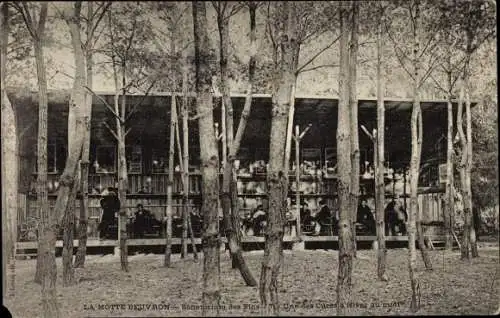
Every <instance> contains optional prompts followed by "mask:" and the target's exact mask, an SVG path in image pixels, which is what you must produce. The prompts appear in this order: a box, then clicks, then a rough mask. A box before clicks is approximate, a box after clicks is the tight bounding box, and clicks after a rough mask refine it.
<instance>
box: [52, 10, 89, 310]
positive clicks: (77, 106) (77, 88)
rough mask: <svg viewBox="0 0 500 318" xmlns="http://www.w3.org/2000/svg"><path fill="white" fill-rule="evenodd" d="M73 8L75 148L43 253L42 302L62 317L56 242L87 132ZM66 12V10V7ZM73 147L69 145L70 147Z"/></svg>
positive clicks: (71, 120) (68, 16)
mask: <svg viewBox="0 0 500 318" xmlns="http://www.w3.org/2000/svg"><path fill="white" fill-rule="evenodd" d="M70 7H71V9H72V10H68V11H69V12H65V13H64V18H65V20H66V22H67V24H68V26H69V30H70V34H71V43H72V47H73V50H74V56H75V78H74V82H73V89H72V93H71V98H70V101H69V114H68V145H71V149H72V151H68V158H67V160H66V166H65V168H64V171H63V174H62V175H61V177H60V182H59V191H58V195H57V200H56V204H55V207H54V213H53V215H52V214H49V225H50V226H49V227H45V228H44V233H42V235H44V236H45V239H44V240H43V242H44V243H45V244H47V248H46V249H45V248H44V252H45V253H46V255H45V256H43V259H44V265H43V269H44V270H43V272H44V273H45V274H44V275H43V278H42V304H43V311H44V317H47V318H48V317H50V318H53V317H60V312H59V309H58V305H57V298H56V295H57V292H56V278H57V268H56V259H55V244H56V234H57V232H58V230H59V224H60V223H61V219H62V216H63V214H64V213H65V211H66V209H67V208H68V203H69V201H70V194H71V192H72V191H73V188H74V187H76V186H77V184H76V183H75V176H76V173H77V170H78V161H79V160H80V158H81V155H82V148H83V142H84V138H83V136H84V134H85V123H84V117H85V104H86V93H85V90H84V85H85V84H86V78H85V77H86V74H85V57H84V54H83V50H82V47H81V38H80V27H79V20H80V11H81V3H80V2H76V3H75V4H71V5H70ZM65 11H66V10H65ZM69 148H70V147H68V150H69Z"/></svg>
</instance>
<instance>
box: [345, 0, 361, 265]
mask: <svg viewBox="0 0 500 318" xmlns="http://www.w3.org/2000/svg"><path fill="white" fill-rule="evenodd" d="M352 12H353V13H352V21H351V23H352V25H351V28H352V29H351V43H350V45H349V84H348V85H349V108H350V111H351V120H350V125H351V126H350V129H351V165H352V172H351V193H350V196H351V201H352V202H351V208H352V211H351V212H352V214H351V230H352V246H353V256H354V257H356V227H355V226H354V223H355V222H356V218H357V212H358V198H359V176H360V172H359V128H358V99H357V91H356V81H357V67H356V65H357V59H358V29H359V26H358V25H359V24H358V17H359V2H358V1H353V2H352Z"/></svg>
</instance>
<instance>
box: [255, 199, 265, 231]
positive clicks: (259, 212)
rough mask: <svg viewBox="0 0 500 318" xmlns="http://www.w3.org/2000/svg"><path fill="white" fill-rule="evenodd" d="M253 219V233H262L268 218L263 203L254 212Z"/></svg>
mask: <svg viewBox="0 0 500 318" xmlns="http://www.w3.org/2000/svg"><path fill="white" fill-rule="evenodd" d="M252 219H253V233H254V235H262V234H263V233H262V232H263V231H264V229H265V226H266V220H267V214H266V212H264V207H263V206H262V205H259V206H258V207H257V208H256V209H255V212H254V213H253V216H252Z"/></svg>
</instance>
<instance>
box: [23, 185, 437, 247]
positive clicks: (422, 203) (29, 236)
mask: <svg viewBox="0 0 500 318" xmlns="http://www.w3.org/2000/svg"><path fill="white" fill-rule="evenodd" d="M442 196H443V194H442V193H426V194H419V196H418V205H419V213H420V214H421V217H422V221H423V222H424V223H436V224H439V223H440V222H442V221H443V210H442V209H443V206H442V200H441V198H442ZM100 199H101V198H100V197H99V196H93V197H92V196H91V197H89V215H88V218H89V225H88V226H89V230H88V234H89V237H91V238H93V237H97V226H98V222H99V216H100V214H101V210H102V209H101V207H100ZM166 201H167V200H166V198H165V197H162V198H127V201H126V204H125V209H126V210H127V213H128V215H129V216H132V215H133V214H134V212H135V211H136V207H137V205H138V204H142V205H143V206H144V208H145V209H147V210H149V211H150V212H151V213H152V214H153V215H154V216H155V218H156V219H158V220H162V219H163V217H164V216H165V215H166V213H167V202H166ZM54 205H55V200H54V199H52V200H49V208H50V209H53V208H54ZM79 206H80V202H79V201H78V200H77V202H76V208H75V216H76V220H77V221H78V217H79V213H80V211H79ZM189 206H191V207H195V205H194V204H193V200H192V199H190V200H189ZM182 209H183V204H182V198H174V199H173V206H172V214H173V216H177V217H181V215H182ZM246 212H248V209H241V210H240V213H241V214H242V215H244V214H245V213H246ZM220 214H221V211H220ZM37 220H38V204H37V202H36V198H33V197H28V196H26V195H23V194H20V195H19V211H18V226H19V228H18V240H20V241H31V240H36V228H37ZM424 230H425V234H427V235H442V234H443V230H444V229H443V228H442V227H440V226H426V227H425V229H424Z"/></svg>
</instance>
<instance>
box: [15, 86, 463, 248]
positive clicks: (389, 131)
mask: <svg viewBox="0 0 500 318" xmlns="http://www.w3.org/2000/svg"><path fill="white" fill-rule="evenodd" d="M98 95H99V96H100V97H99V98H97V97H94V98H93V105H92V121H91V146H90V165H91V166H90V174H89V194H90V195H89V198H90V202H89V204H90V220H91V224H92V223H93V225H90V226H91V229H89V231H90V233H91V236H95V234H96V233H95V228H96V225H97V222H98V221H97V218H98V216H99V213H100V206H99V200H100V198H101V196H100V193H101V192H102V191H103V190H104V189H105V188H107V187H115V186H116V185H117V174H116V171H117V151H116V150H117V148H116V145H117V143H116V140H115V137H114V136H113V134H112V133H111V132H110V131H109V128H111V129H112V128H113V127H114V117H113V116H114V115H113V114H112V113H111V112H110V111H109V109H108V108H107V107H106V106H105V102H106V103H109V104H110V105H113V98H114V94H113V93H106V92H99V93H98ZM176 96H177V104H178V105H180V104H181V103H182V100H183V98H182V96H180V95H176ZM10 98H11V100H12V102H13V104H14V105H15V107H16V110H17V116H18V118H17V119H18V121H17V122H18V129H19V131H20V132H21V135H20V141H19V145H20V167H21V168H20V169H21V175H20V185H21V186H20V202H21V203H22V204H21V205H22V208H20V211H19V224H20V229H19V234H20V235H19V240H20V241H29V240H33V235H32V234H30V233H29V228H30V225H29V224H33V219H36V217H37V204H36V192H35V189H36V187H35V185H36V175H37V174H36V157H37V156H36V144H37V143H36V140H37V127H38V121H37V120H38V119H37V118H38V102H37V95H36V93H30V94H21V93H16V92H13V93H11V94H10ZM244 99H245V96H244V95H242V94H241V95H237V94H234V95H233V96H232V101H233V106H234V119H235V130H236V128H237V124H238V122H239V118H240V115H241V111H242V109H243V104H244ZM126 101H127V109H128V110H131V109H134V110H135V111H134V112H133V113H130V116H129V117H128V119H127V122H126V126H127V130H129V133H128V134H127V137H126V145H127V150H126V152H127V168H128V173H129V175H128V178H129V182H128V183H129V187H128V190H127V202H126V203H125V204H123V203H122V205H124V206H125V207H127V208H128V209H129V212H130V213H132V212H133V211H134V209H135V207H136V205H137V204H138V203H142V204H143V205H144V206H145V207H146V208H147V209H149V210H150V211H152V212H153V213H154V214H155V215H156V217H157V218H159V219H160V218H162V217H163V215H164V214H165V212H166V189H167V179H168V170H167V165H168V147H169V140H168V139H169V126H170V107H171V101H172V94H170V93H156V94H151V95H149V96H142V95H129V96H127V97H126ZM188 101H189V105H188V108H189V110H190V116H191V117H193V116H194V115H195V111H194V108H195V107H194V99H193V98H192V97H190V98H188ZM68 102H69V92H68V91H51V92H49V115H48V117H49V119H48V172H49V185H48V187H49V201H50V202H51V204H54V203H55V199H56V195H57V189H58V178H59V176H60V174H61V173H62V171H63V169H64V165H65V160H66V157H67V125H68V124H67V118H68ZM214 105H215V107H214V118H215V119H214V120H215V121H216V122H217V123H220V122H221V102H220V98H219V97H214ZM453 106H454V116H456V107H457V105H456V103H454V104H453ZM337 107H338V99H337V98H336V97H325V96H297V97H296V99H295V116H294V126H295V125H298V126H299V127H300V129H301V130H303V129H304V128H305V127H306V126H307V125H309V124H310V125H311V127H310V130H309V131H308V132H307V133H306V135H305V136H304V138H303V139H302V140H301V144H300V148H299V150H300V159H299V160H300V162H299V163H298V164H296V163H295V155H294V154H295V150H294V148H295V145H294V143H292V156H291V157H292V159H291V169H290V170H291V172H290V173H293V174H294V175H295V173H294V172H293V171H294V169H295V168H296V167H298V168H299V169H300V171H301V176H302V177H301V183H300V185H299V187H300V192H301V198H302V199H303V200H304V201H306V203H307V204H308V206H309V208H310V209H315V208H316V207H317V206H318V201H319V200H320V199H326V200H327V202H328V205H329V206H331V207H332V208H333V209H335V204H336V187H335V184H336V183H335V181H336V169H335V167H336V128H337ZM358 107H359V124H360V130H359V143H360V165H361V175H360V181H361V192H362V195H364V196H366V197H367V198H370V197H372V196H373V192H374V186H373V185H374V181H373V143H372V141H371V140H370V138H369V137H368V136H367V135H366V134H365V132H364V130H362V129H361V125H362V126H364V128H366V130H367V131H369V132H371V131H372V130H373V129H374V128H376V100H375V99H369V98H367V99H363V98H362V99H359V101H358ZM446 107H447V102H446V101H445V100H432V101H431V100H423V101H422V102H421V108H422V118H423V131H424V132H423V142H422V160H421V162H422V164H421V176H420V182H419V193H420V194H419V203H420V204H419V207H420V211H421V213H422V217H423V220H425V221H429V222H431V221H437V222H439V221H442V219H443V215H442V209H441V196H442V193H443V192H444V184H443V182H444V180H445V172H446V171H445V169H443V167H444V165H445V164H446V142H447V141H446V136H447V110H446ZM385 108H386V128H385V144H386V146H385V149H386V155H385V159H386V167H387V171H388V172H389V173H387V174H386V193H387V197H388V199H390V198H392V197H394V196H396V197H398V198H400V200H403V201H404V204H406V197H407V192H408V191H407V189H409V186H408V185H409V178H408V167H409V158H410V151H411V136H410V115H411V109H412V100H409V99H387V100H386V101H385ZM454 121H455V120H454ZM188 126H189V130H188V132H189V153H190V156H189V171H190V182H189V196H190V199H191V203H192V204H193V205H197V204H199V202H201V200H200V197H201V193H200V182H201V178H200V175H199V164H200V160H199V139H198V126H197V122H196V120H192V119H190V120H189V125H188ZM221 126H222V125H220V124H219V125H218V128H219V130H220V128H221ZM270 128H271V96H270V95H264V94H255V95H254V96H253V102H252V109H251V114H250V118H249V120H248V125H247V129H246V130H245V133H244V136H243V141H242V144H241V149H240V151H239V153H238V165H239V170H238V172H239V176H238V179H239V181H238V191H239V198H240V206H241V207H242V211H243V212H242V213H245V211H252V210H253V209H254V208H255V207H256V206H257V205H258V204H261V203H262V202H263V201H265V200H264V199H265V197H266V191H265V186H266V185H265V166H266V162H267V160H268V157H269V136H270ZM180 135H181V136H180V138H182V131H181V133H180ZM453 135H455V132H454V134H453ZM219 145H220V144H219ZM220 148H221V147H220ZM175 162H176V166H177V165H178V154H177V153H176V158H175ZM290 180H291V186H290V190H291V191H290V194H289V197H290V198H289V202H290V204H294V203H293V201H294V198H295V195H294V194H293V192H295V190H296V182H295V179H294V178H293V177H291V179H290ZM181 191H182V188H181V183H180V172H179V171H178V167H176V172H175V183H174V198H175V200H174V201H175V203H176V205H177V209H175V210H174V213H177V214H180V209H181V205H180V203H181V202H180V201H181V200H180V199H181V196H182V194H181ZM77 210H78V209H77ZM92 221H93V222H92ZM27 229H28V230H27Z"/></svg>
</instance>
